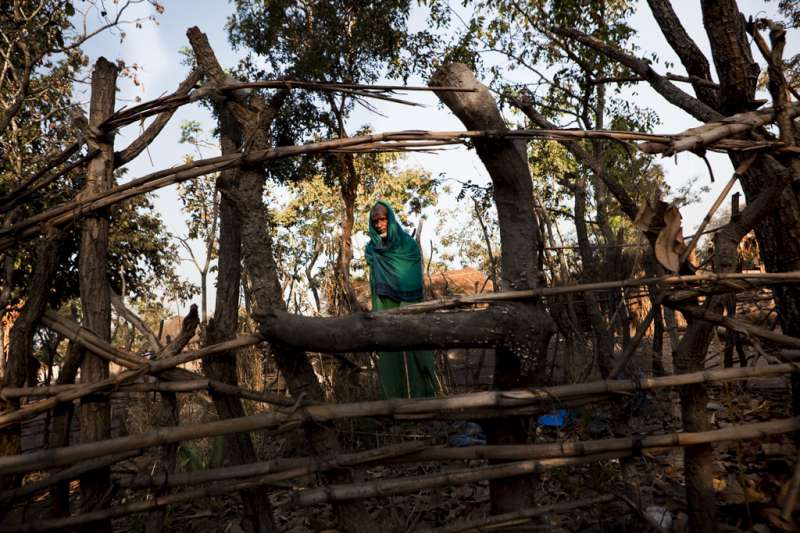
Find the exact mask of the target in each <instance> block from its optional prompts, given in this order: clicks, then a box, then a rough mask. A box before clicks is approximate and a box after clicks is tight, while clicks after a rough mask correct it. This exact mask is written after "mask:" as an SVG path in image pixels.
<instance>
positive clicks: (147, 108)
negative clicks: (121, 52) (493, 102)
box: [102, 77, 470, 129]
mask: <svg viewBox="0 0 800 533" xmlns="http://www.w3.org/2000/svg"><path fill="white" fill-rule="evenodd" d="M190 88H191V87H190ZM246 89H286V90H292V89H302V90H306V91H319V92H341V93H347V94H352V95H353V96H360V97H365V98H375V99H379V100H388V101H392V102H396V103H402V104H410V105H418V104H414V103H413V102H407V101H404V100H399V99H397V98H392V97H390V96H388V94H390V93H392V92H398V91H430V90H431V89H430V88H429V87H417V86H405V85H362V84H352V83H319V82H309V81H299V80H264V81H248V82H241V81H236V80H235V79H233V78H230V77H227V78H220V79H217V80H215V86H214V87H212V86H211V85H207V86H203V87H200V88H199V89H196V90H195V91H192V92H191V93H189V91H181V90H178V91H176V92H174V93H172V94H170V95H167V96H164V97H161V98H156V99H154V100H150V101H147V102H143V103H141V104H139V105H136V106H134V107H131V108H128V109H123V110H120V111H117V112H116V113H115V114H114V115H113V116H111V117H110V118H109V119H108V120H107V121H106V122H105V123H104V124H103V126H102V127H103V128H105V129H110V128H119V127H122V126H125V125H127V124H130V123H132V122H136V121H137V120H142V119H144V118H147V117H149V116H152V115H155V114H159V113H165V112H174V110H175V109H177V108H178V107H180V106H182V105H186V104H189V103H192V102H196V101H198V100H201V99H203V98H209V97H213V96H217V95H223V94H225V93H238V94H240V95H241V94H246ZM443 90H445V91H459V92H470V89H461V88H458V87H445V88H444V89H443Z"/></svg>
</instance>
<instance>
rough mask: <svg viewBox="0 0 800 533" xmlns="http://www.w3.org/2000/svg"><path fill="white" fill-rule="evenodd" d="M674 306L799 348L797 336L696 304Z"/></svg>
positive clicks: (721, 324)
mask: <svg viewBox="0 0 800 533" xmlns="http://www.w3.org/2000/svg"><path fill="white" fill-rule="evenodd" d="M676 308H677V309H678V311H680V312H681V313H683V314H685V315H689V316H691V317H693V318H697V319H699V320H705V321H706V322H711V323H712V324H716V325H718V326H722V327H724V328H726V329H730V330H732V331H735V332H737V333H741V334H743V335H746V336H749V337H757V338H759V339H763V340H765V341H768V342H770V343H772V344H776V345H778V346H784V347H786V348H800V338H797V337H790V336H788V335H783V334H781V333H775V332H774V331H772V330H769V329H765V328H760V327H758V326H755V325H753V324H750V323H749V322H746V321H744V320H739V319H737V318H728V317H727V316H723V315H720V314H719V313H714V312H713V311H708V310H706V309H704V308H703V307H700V306H697V305H678V306H676Z"/></svg>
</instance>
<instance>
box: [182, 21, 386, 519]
mask: <svg viewBox="0 0 800 533" xmlns="http://www.w3.org/2000/svg"><path fill="white" fill-rule="evenodd" d="M188 35H189V40H190V41H191V43H192V47H193V49H194V50H195V54H196V56H197V58H198V64H199V65H200V67H201V68H202V69H203V71H204V72H205V73H206V76H207V77H208V79H209V81H211V82H212V83H214V84H217V85H222V84H224V83H225V82H226V81H227V79H226V76H225V74H224V72H223V70H222V68H221V66H220V65H219V63H218V62H217V59H216V57H215V56H214V52H213V50H212V49H211V47H210V46H209V44H208V40H207V39H206V37H205V35H204V34H202V33H201V32H200V31H199V30H198V29H197V28H191V29H190V30H189V32H188ZM285 96H286V92H285V91H281V92H279V93H278V94H277V95H276V96H275V97H274V98H273V99H272V100H271V101H266V100H265V99H264V98H263V97H261V96H260V95H257V94H255V95H251V96H250V97H248V98H245V96H244V95H243V94H236V93H234V94H233V95H232V97H231V98H230V99H228V100H225V101H219V100H218V101H217V102H216V106H217V109H218V111H219V114H220V133H221V138H222V153H223V155H225V154H227V153H233V152H237V151H240V150H243V149H253V148H255V149H264V148H268V147H269V137H268V135H267V132H268V131H269V127H270V124H271V123H272V120H273V118H274V117H275V114H276V112H277V109H278V108H279V107H280V105H281V103H282V102H283V99H284V98H285ZM245 102H246V104H247V105H243V104H244V103H245ZM264 179H265V172H264V167H263V163H261V164H258V163H257V164H255V165H252V166H245V167H242V168H241V169H238V170H235V171H231V172H229V173H224V174H223V176H222V177H221V179H220V182H219V188H220V192H221V193H222V202H223V203H222V209H221V213H220V216H221V229H220V263H219V265H220V266H219V269H220V277H221V276H222V275H223V274H222V272H223V270H222V257H223V250H222V246H223V244H222V239H223V234H222V225H227V226H228V228H230V229H229V232H230V233H228V236H229V237H231V238H233V241H232V242H231V243H229V244H228V245H226V252H225V253H227V254H230V255H231V257H235V258H236V262H237V265H236V267H234V266H233V265H232V264H229V266H228V267H226V271H231V272H232V273H233V270H234V269H238V268H239V267H238V264H239V261H240V258H242V257H243V259H244V263H245V267H246V269H247V278H248V281H249V282H250V289H251V290H250V292H251V295H252V297H253V299H254V300H255V302H256V306H257V307H258V308H259V309H262V310H269V309H278V310H282V309H283V308H284V305H285V304H284V302H283V298H282V294H281V288H280V282H279V278H278V270H277V266H276V264H275V258H274V255H273V251H272V240H271V235H270V232H269V228H268V226H267V224H268V214H267V211H266V208H265V206H264V202H263V199H262V198H263V187H264ZM233 233H235V234H236V235H235V236H234V235H233ZM234 241H235V243H234ZM237 272H238V271H237ZM236 275H237V294H238V283H239V282H238V279H239V277H240V276H241V272H238V273H237V274H236ZM218 290H219V289H218ZM219 305H220V304H219V300H218V302H217V309H219ZM227 305H228V308H229V309H233V310H236V309H238V296H237V302H233V301H232V300H231V301H230V302H228V304H227ZM227 312H229V313H230V312H231V311H227ZM234 312H235V311H234ZM271 351H272V353H273V355H274V357H275V360H276V363H277V365H278V368H279V370H280V371H281V373H282V374H283V376H284V378H285V379H286V382H287V385H288V387H289V390H290V392H291V394H292V395H293V396H295V397H298V398H299V397H301V395H303V394H305V396H306V397H307V398H308V399H309V400H312V401H322V400H324V395H323V392H322V387H321V386H320V384H319V381H318V380H317V376H316V374H314V371H313V368H312V367H311V364H310V362H309V361H308V358H307V357H306V355H305V353H303V352H302V351H299V350H295V349H292V348H288V347H285V346H280V345H276V346H273V347H272V350H271ZM306 435H307V437H308V439H309V441H310V444H311V448H312V451H313V452H314V453H315V454H317V455H320V456H327V455H332V454H337V453H339V443H338V440H337V436H336V432H335V430H334V428H333V427H329V426H325V425H318V424H315V425H313V426H306ZM244 462H249V461H247V460H246V461H244ZM350 480H351V477H350V474H349V472H336V473H334V474H331V475H330V476H329V477H328V476H326V477H325V479H323V482H325V483H330V482H335V483H343V482H348V481H350ZM256 493H258V492H257V491H256ZM267 504H268V502H267ZM335 510H336V513H337V516H338V518H339V522H340V525H341V526H342V528H343V529H345V530H346V531H354V532H360V531H364V532H367V531H375V530H376V528H377V525H376V524H375V523H374V522H372V520H371V518H370V517H369V514H368V513H367V511H366V510H365V509H364V508H363V506H361V505H358V504H353V503H341V504H337V505H335Z"/></svg>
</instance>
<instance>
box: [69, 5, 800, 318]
mask: <svg viewBox="0 0 800 533" xmlns="http://www.w3.org/2000/svg"><path fill="white" fill-rule="evenodd" d="M411 4H414V5H413V7H412V9H411V11H410V16H409V19H408V29H409V32H418V31H425V30H429V29H430V28H429V27H428V24H429V21H430V8H429V7H428V6H426V5H416V3H415V2H412V3H411ZM466 4H468V5H466V6H464V5H462V4H461V2H456V1H450V2H446V3H444V4H443V5H446V6H447V7H446V9H447V10H449V11H450V17H449V23H448V24H447V25H445V26H444V27H440V28H437V29H436V30H435V31H436V32H437V33H439V34H440V35H441V36H442V37H443V39H444V42H446V43H453V42H458V40H459V39H460V38H462V37H463V35H464V34H465V33H468V32H469V30H470V27H469V25H470V21H471V20H473V19H474V17H475V5H474V4H472V3H466ZM624 4H626V9H627V10H629V15H627V16H626V17H624V24H626V25H627V26H629V27H630V28H631V29H632V30H633V32H634V34H633V35H634V37H632V38H631V41H632V42H635V45H636V47H637V48H638V53H639V54H640V55H641V56H642V57H648V58H651V59H653V60H654V61H655V63H656V64H657V65H661V66H662V67H664V70H666V71H670V72H672V71H675V72H676V73H679V74H680V73H682V72H681V70H682V67H681V66H680V61H679V60H678V58H677V56H676V55H675V53H674V51H673V50H672V49H671V48H670V47H669V46H667V44H666V42H665V41H664V39H663V36H662V34H661V31H660V29H659V28H658V26H657V24H656V21H655V19H654V18H653V17H652V15H651V13H650V9H649V7H648V6H647V3H646V2H645V1H638V2H626V3H624ZM119 5H120V4H117V5H116V6H114V5H109V9H110V10H112V11H110V12H109V13H107V15H106V17H105V18H108V17H113V16H114V13H113V9H114V8H115V7H116V8H118V7H119ZM162 5H163V8H164V9H163V10H161V9H157V7H156V6H154V5H153V4H151V3H149V2H143V3H139V4H134V5H131V6H129V7H128V8H127V11H126V13H125V16H124V19H127V20H136V19H138V20H141V21H142V22H141V23H137V24H136V26H137V27H135V28H125V27H122V28H121V29H112V30H111V31H106V32H104V33H101V34H99V35H97V36H96V37H94V38H93V39H91V40H89V41H87V42H86V43H85V45H84V46H83V47H82V50H83V52H84V53H85V54H86V56H87V57H88V60H89V61H88V62H89V64H93V63H94V61H95V60H96V59H97V58H98V57H100V56H106V57H107V58H109V59H111V60H119V61H122V62H124V64H125V65H126V66H127V67H128V69H129V70H128V72H129V73H130V76H129V77H128V78H127V79H125V78H123V79H121V80H120V83H119V85H118V87H119V94H118V95H117V100H118V102H120V103H121V104H123V105H125V104H126V103H127V104H128V105H133V104H134V103H135V102H136V101H138V100H141V101H146V100H149V99H152V98H155V97H158V96H160V95H163V94H167V93H169V92H171V91H172V90H174V88H175V87H176V86H177V85H178V84H179V83H180V82H181V80H183V79H184V77H185V76H186V74H187V72H188V70H189V67H188V66H185V65H184V66H180V67H178V65H181V64H185V63H186V56H185V54H184V52H185V50H186V47H187V44H186V38H185V30H186V27H188V26H191V25H197V26H198V27H200V28H201V29H202V30H203V31H204V32H206V34H207V35H208V38H209V41H210V43H211V45H212V47H213V48H214V50H215V51H216V53H217V55H218V57H219V60H220V63H221V64H222V65H223V66H225V67H226V68H231V69H234V68H235V67H236V66H237V65H239V63H240V62H241V61H242V60H243V59H245V57H246V56H247V54H248V52H249V51H250V50H249V49H248V48H247V47H246V46H240V47H238V48H234V47H232V46H231V43H230V38H229V32H228V30H227V29H226V25H227V24H228V22H229V18H230V17H231V16H232V15H233V14H234V11H235V5H234V4H233V3H231V2H223V1H218V0H197V1H194V0H191V1H190V0H172V1H169V2H164V3H163V4H162ZM674 7H675V10H676V12H677V14H678V16H679V17H680V19H681V21H682V22H683V24H684V26H685V28H686V30H687V32H688V33H689V35H690V36H691V37H692V39H694V41H695V42H696V43H697V44H698V45H699V46H700V48H701V49H702V50H703V51H704V52H705V53H708V49H709V45H708V38H707V36H706V34H705V30H704V28H703V23H702V14H701V12H700V5H699V4H698V3H694V2H677V3H676V5H675V6H674ZM739 7H740V9H741V10H742V12H743V13H744V14H745V15H748V16H749V15H752V16H754V17H760V16H766V17H769V18H774V19H780V18H781V15H780V14H779V13H778V3H777V2H761V1H758V0H748V1H743V2H740V4H739ZM86 16H87V17H88V20H89V23H90V24H92V23H95V24H96V23H98V21H99V20H102V19H103V18H104V17H101V16H100V13H99V8H94V7H92V8H90V9H89V10H88V11H87V13H86ZM72 22H73V23H74V24H76V25H77V26H78V27H80V25H82V24H83V15H82V14H81V13H80V12H78V13H76V14H75V16H74V17H72ZM123 34H124V35H123ZM475 48H476V49H477V50H478V52H479V53H478V55H479V58H480V61H481V64H482V67H483V68H484V72H487V71H489V70H495V71H496V74H495V76H497V77H498V78H500V79H503V80H505V81H506V83H513V84H537V83H538V81H539V80H538V79H537V78H538V77H537V76H536V75H535V74H534V73H533V72H531V71H530V70H527V69H525V68H519V66H518V65H516V68H515V61H514V60H513V59H511V58H509V57H508V56H507V55H505V54H503V53H501V52H499V51H495V50H491V47H490V46H488V45H486V44H484V43H481V42H480V37H478V38H477V45H476V46H475ZM498 48H499V47H498ZM798 52H800V43H798V41H797V40H793V39H788V42H787V49H786V57H793V56H794V55H795V54H797V53H798ZM756 60H757V61H759V62H761V58H760V57H756ZM536 67H537V68H538V69H539V71H540V72H541V73H543V74H545V75H552V73H554V72H555V71H556V70H557V66H547V65H544V64H542V65H536ZM484 81H486V80H484ZM377 82H378V83H398V80H396V79H395V80H392V79H389V78H387V77H386V71H385V69H384V70H383V72H381V73H380V77H379V79H378V80H377ZM407 83H408V84H409V85H424V84H425V83H426V80H425V78H424V77H423V76H420V75H419V74H416V73H412V74H411V75H410V76H409V77H408V79H407ZM74 91H75V92H74V97H75V99H76V101H78V102H80V103H82V104H84V105H85V104H87V103H88V86H87V85H85V84H82V83H79V84H76V85H75V87H74ZM410 96H411V97H410V98H409V99H410V100H412V101H414V102H418V103H420V104H422V105H423V106H424V107H407V106H404V105H400V104H396V103H391V102H385V101H373V102H370V104H371V105H373V106H374V110H371V109H367V108H366V107H364V106H360V105H356V106H355V107H354V109H353V111H352V112H351V113H350V114H349V116H347V117H346V127H347V129H348V130H349V131H351V132H354V131H357V130H359V129H360V128H364V127H368V128H370V129H371V130H373V131H398V130H405V129H430V130H445V131H451V130H459V129H461V128H462V125H461V124H460V122H459V121H458V119H457V118H456V117H455V116H454V115H453V114H452V113H450V112H449V111H448V110H447V109H444V108H443V107H442V106H441V104H440V103H439V102H438V99H437V98H436V97H435V96H434V95H432V94H429V93H424V92H423V93H416V94H412V95H410ZM615 99H617V100H619V101H627V102H629V104H630V105H632V106H633V107H635V108H637V109H639V110H641V111H642V112H643V113H646V114H649V116H648V119H649V120H650V121H651V123H650V124H649V126H650V128H651V130H652V131H658V132H664V133H672V132H679V131H683V130H685V129H688V128H690V127H692V126H694V125H696V121H695V120H694V119H693V118H692V117H689V116H688V115H687V114H685V113H684V112H682V111H680V110H678V109H677V108H674V107H672V106H671V105H670V104H668V103H665V102H664V101H663V99H662V98H661V97H660V96H659V95H657V94H656V93H655V91H654V90H653V89H652V88H651V87H650V86H649V85H648V84H642V83H640V84H627V85H625V86H621V87H620V88H619V94H618V95H617V96H615ZM505 111H506V116H507V118H508V120H509V121H510V122H516V123H519V124H522V123H523V122H524V120H523V117H522V116H521V114H520V113H519V112H517V113H516V115H515V114H513V113H511V112H510V110H509V108H506V109H505ZM214 124H215V120H214V118H213V116H212V113H211V110H210V109H209V108H208V107H207V106H203V105H200V104H194V105H189V106H184V107H181V108H179V109H178V110H177V111H176V113H175V116H174V117H173V119H172V120H171V121H170V122H169V123H168V124H167V126H166V127H165V129H164V132H163V133H162V135H161V136H160V137H159V141H158V142H156V143H154V144H153V145H151V146H150V147H149V148H148V150H147V155H146V156H143V157H139V158H137V159H135V160H134V161H132V162H131V163H130V164H129V165H128V166H127V167H126V168H127V169H128V172H127V176H130V177H138V176H142V175H145V174H147V173H148V172H152V171H153V170H156V169H159V168H166V167H168V166H170V165H177V164H180V163H182V162H183V159H184V158H185V157H186V156H187V155H189V156H194V157H200V155H199V154H202V157H213V156H214V155H217V154H218V153H219V148H218V145H217V142H216V141H215V140H214V139H212V133H213V128H214ZM187 125H188V126H190V127H191V128H192V129H191V131H190V132H189V133H190V134H191V135H190V137H189V140H196V141H198V143H196V144H195V145H192V143H187V142H183V143H182V142H180V140H181V138H184V139H186V133H187V131H182V126H183V129H184V130H186V126H187ZM572 126H573V127H574V124H573V125H572ZM141 130H142V128H141V126H137V125H134V126H132V127H128V128H126V129H123V130H122V131H121V132H120V134H119V136H118V139H119V140H120V143H122V144H124V143H125V142H126V141H128V142H129V141H130V140H132V139H134V138H135V137H136V136H137V135H139V134H140V133H141ZM198 144H199V151H198ZM707 158H708V162H709V164H710V166H711V168H712V169H713V173H714V175H715V176H726V175H729V174H730V172H732V170H733V169H732V167H731V163H730V161H729V159H728V158H727V156H725V155H724V154H716V153H708V154H707ZM657 165H659V166H660V167H661V168H662V169H663V174H664V178H665V179H664V181H665V182H666V184H668V187H669V192H667V195H666V196H667V198H668V199H669V200H672V199H674V198H675V197H683V198H685V204H686V205H685V207H682V208H681V214H682V215H683V217H684V233H685V234H691V233H692V231H693V230H694V228H696V227H697V225H698V224H699V223H700V220H701V219H702V217H703V216H704V215H705V213H706V207H705V206H706V205H707V204H708V202H709V201H711V200H712V199H713V198H715V197H716V196H717V195H718V194H719V191H720V190H721V189H722V188H723V186H724V181H720V180H716V181H715V182H714V183H711V182H710V181H709V177H708V176H709V174H708V169H707V167H706V165H705V164H704V162H703V161H702V160H701V159H699V158H697V157H695V156H693V155H691V154H681V155H679V156H676V157H674V158H662V159H659V160H658V161H657ZM399 169H415V170H417V171H422V172H424V173H425V174H427V175H428V176H430V177H432V178H434V179H436V180H437V182H438V185H439V186H438V190H437V194H436V195H435V205H430V206H428V207H426V208H425V209H423V210H422V215H420V214H419V213H415V214H413V215H412V216H411V218H410V219H407V220H406V223H407V228H408V229H409V231H414V229H415V228H416V227H417V226H418V221H419V218H420V216H424V217H425V218H426V219H427V222H426V223H425V224H423V225H422V228H421V229H422V236H421V239H420V241H421V243H423V249H424V252H425V254H426V255H427V256H428V257H430V251H431V250H430V246H431V242H432V243H433V246H434V250H435V251H434V255H433V261H434V265H436V266H437V267H438V268H439V269H446V268H460V267H461V266H472V267H475V268H479V269H480V268H481V267H487V264H488V261H487V258H486V257H485V256H486V253H485V247H484V245H483V237H482V236H481V234H480V228H479V226H478V225H477V224H476V223H475V216H474V209H473V208H472V207H473V206H472V205H471V202H469V199H468V198H467V199H466V200H465V199H463V198H462V199H459V193H460V192H461V190H462V187H461V184H463V183H472V184H475V185H477V186H480V187H484V186H486V185H487V184H488V183H489V178H488V174H487V173H486V170H485V168H484V166H483V165H482V164H481V162H480V160H479V159H478V157H477V155H476V154H475V152H474V151H473V150H470V149H467V148H466V147H460V146H456V147H452V148H447V149H445V150H441V151H437V152H435V153H409V154H405V157H403V158H401V160H400V161H398V163H397V170H399ZM535 178H536V176H535ZM736 188H737V189H738V188H739V186H738V185H736ZM735 190H736V189H735ZM735 190H734V192H735ZM271 194H272V195H273V201H274V203H273V208H275V209H279V206H280V207H285V206H286V204H287V202H288V199H289V198H291V197H292V193H291V192H289V191H287V190H286V188H285V187H281V186H277V185H273V187H272V191H271ZM378 195H379V194H378ZM152 202H153V205H154V207H155V209H156V211H157V212H158V213H159V215H160V216H161V218H162V219H163V221H164V230H165V231H166V232H169V233H170V234H171V235H173V236H176V237H179V238H181V239H183V240H184V243H185V245H188V246H189V247H190V248H191V251H192V252H191V254H190V253H189V251H188V249H187V248H186V246H185V245H184V244H180V243H179V242H178V241H175V242H176V244H179V253H180V256H181V260H180V261H179V262H178V263H177V264H176V265H175V268H176V274H177V276H178V277H179V278H180V280H182V281H183V282H189V283H190V284H191V285H193V286H194V287H196V288H197V289H199V287H200V285H201V280H200V275H199V273H198V268H196V267H195V265H194V263H193V261H192V259H191V256H192V255H193V256H194V257H195V258H196V259H197V260H198V261H199V262H200V263H202V262H203V261H204V258H205V248H206V247H205V243H204V242H203V240H202V239H200V238H191V235H192V232H191V231H190V228H189V226H188V225H187V213H186V212H185V211H182V210H179V209H176V206H179V205H181V200H180V198H179V194H178V187H177V186H172V187H168V188H164V189H162V190H160V191H158V192H156V193H154V194H153V195H152ZM464 202H466V203H464ZM490 203H491V202H489V204H490ZM459 206H461V207H462V208H460V209H459ZM464 206H466V208H463V207H464ZM487 206H488V207H489V217H490V219H491V218H493V217H494V216H495V215H493V206H490V205H488V204H487ZM309 214H310V215H311V216H313V213H309ZM356 216H357V217H359V218H360V220H361V224H362V225H363V223H364V220H365V216H366V215H365V213H364V212H363V211H362V212H359V213H356ZM321 220H329V219H324V218H322V216H321ZM556 221H557V222H559V223H560V225H561V226H562V232H563V235H564V237H565V238H567V239H570V240H571V241H572V244H574V238H575V233H574V228H572V227H571V224H570V223H568V221H566V220H564V219H556ZM487 222H490V221H487ZM490 226H493V225H492V224H490ZM465 228H466V231H465ZM490 229H491V227H490ZM330 230H331V231H333V232H336V231H338V228H330ZM354 237H355V239H354V247H355V256H356V261H355V262H354V267H356V268H357V269H358V268H359V267H360V266H361V265H362V263H361V261H360V258H361V255H362V254H361V251H362V248H363V244H364V242H365V241H364V236H363V233H357V234H356V235H355V236H354ZM466 241H472V242H466ZM563 244H565V245H568V244H570V243H569V242H565V243H563ZM493 245H495V246H499V243H498V242H497V240H496V239H493ZM209 266H210V267H211V268H210V269H209V270H210V272H209V275H208V280H207V286H208V290H209V294H208V302H209V311H213V301H214V296H213V294H214V293H213V291H214V286H215V279H216V278H215V270H214V269H213V263H212V264H211V265H209ZM324 268H326V265H325V262H324V261H321V260H320V261H318V263H317V265H316V268H315V270H316V271H317V273H318V274H319V269H324ZM361 274H363V272H361ZM182 288H183V289H184V290H182V291H174V290H173V291H171V293H169V292H168V294H172V296H171V297H170V296H168V297H167V298H166V299H165V301H164V302H163V304H164V306H165V307H167V308H168V309H169V312H170V314H177V315H180V314H181V313H182V312H184V311H185V308H186V305H188V303H189V302H188V299H187V300H186V301H182V300H181V297H179V296H177V294H181V295H186V294H187V293H186V290H185V289H186V286H185V283H184V286H183V287H182ZM306 296H307V297H308V298H309V301H310V297H311V295H310V293H308V294H306ZM195 299H196V298H195ZM306 310H308V309H306Z"/></svg>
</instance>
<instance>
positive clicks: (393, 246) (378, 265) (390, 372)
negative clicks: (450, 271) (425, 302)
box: [365, 201, 436, 398]
mask: <svg viewBox="0 0 800 533" xmlns="http://www.w3.org/2000/svg"><path fill="white" fill-rule="evenodd" d="M378 203H379V204H381V205H383V206H384V207H386V211H387V219H388V232H387V237H386V242H384V241H383V239H381V237H380V235H378V232H377V231H376V230H375V228H374V227H373V226H372V220H370V221H369V236H370V242H369V243H368V244H367V247H366V251H365V256H366V259H367V263H368V264H369V266H370V276H369V281H370V289H371V292H372V310H373V311H382V310H384V309H393V308H395V307H399V306H401V305H403V304H405V303H407V302H419V301H422V260H421V257H420V253H419V247H418V246H417V243H416V241H414V239H413V238H412V237H411V236H410V235H409V234H408V233H406V232H405V231H404V230H403V228H402V227H400V225H399V224H398V223H397V219H396V217H395V215H394V211H393V210H392V207H391V206H390V205H389V204H388V203H386V202H383V201H379V202H378ZM435 371H436V369H435V366H434V363H433V352H431V351H406V352H379V353H378V381H379V384H380V391H379V393H380V396H381V398H419V397H426V396H433V395H434V394H435V393H436V387H435V381H436V378H435Z"/></svg>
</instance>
